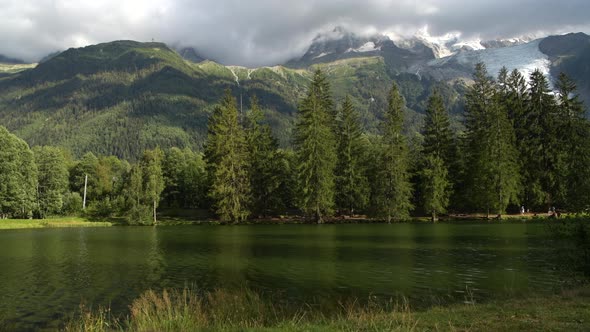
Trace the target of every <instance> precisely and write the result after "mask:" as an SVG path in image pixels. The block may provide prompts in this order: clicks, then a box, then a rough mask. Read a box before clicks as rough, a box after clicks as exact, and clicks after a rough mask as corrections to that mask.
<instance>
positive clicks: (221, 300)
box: [66, 287, 590, 332]
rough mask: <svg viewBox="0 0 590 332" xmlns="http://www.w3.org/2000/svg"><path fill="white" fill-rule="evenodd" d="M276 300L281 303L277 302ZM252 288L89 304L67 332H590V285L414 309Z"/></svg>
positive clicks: (167, 293) (391, 303)
mask: <svg viewBox="0 0 590 332" xmlns="http://www.w3.org/2000/svg"><path fill="white" fill-rule="evenodd" d="M273 303H275V304H273ZM276 303H281V302H280V301H276V300H264V299H263V298H262V297H261V296H260V295H258V294H256V293H254V292H252V291H250V290H247V289H238V290H221V289H218V290H214V291H212V292H206V293H197V292H195V291H193V290H190V289H184V290H182V291H176V290H164V291H162V292H155V291H152V290H150V291H147V292H145V293H144V294H143V295H141V296H140V297H139V298H138V299H136V300H135V301H133V303H132V304H131V305H130V307H129V308H130V314H129V316H128V317H126V318H114V317H113V316H112V315H111V313H110V311H109V310H108V309H104V308H99V310H98V311H95V312H91V311H89V310H86V309H85V307H81V309H82V310H81V313H80V315H79V317H78V318H77V319H75V320H73V321H71V322H69V323H68V324H67V326H66V331H92V332H103V331H105V332H106V331H138V332H148V331H203V330H205V331H220V330H221V331H539V330H551V331H588V330H590V287H585V288H580V289H577V290H569V291H565V292H563V293H562V294H559V295H552V296H546V297H531V298H519V299H511V300H507V301H503V302H490V303H486V304H475V303H473V302H471V303H468V304H461V305H450V306H437V307H433V308H431V309H428V310H425V311H412V310H411V307H410V305H409V303H408V302H407V301H406V300H404V299H403V298H402V299H401V300H400V301H397V302H396V301H389V302H387V303H384V302H379V301H377V300H373V299H372V298H370V299H369V301H368V302H366V303H362V304H361V303H359V301H356V300H354V301H348V302H345V303H339V304H338V305H336V306H334V307H330V306H322V305H309V304H305V305H299V306H290V305H288V304H284V303H283V304H280V305H278V304H276Z"/></svg>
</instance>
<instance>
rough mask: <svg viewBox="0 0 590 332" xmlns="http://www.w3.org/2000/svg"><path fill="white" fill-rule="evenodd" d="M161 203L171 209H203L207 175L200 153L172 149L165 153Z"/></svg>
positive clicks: (186, 149)
mask: <svg viewBox="0 0 590 332" xmlns="http://www.w3.org/2000/svg"><path fill="white" fill-rule="evenodd" d="M162 171H163V173H164V182H165V186H164V187H165V188H164V191H163V193H162V202H163V203H164V204H165V205H166V206H167V207H172V208H187V209H191V208H205V203H206V196H207V193H206V189H207V173H206V170H205V161H204V160H203V157H202V155H201V154H200V153H195V152H193V151H192V150H190V149H188V148H185V149H183V150H181V149H179V148H176V147H173V148H171V149H169V150H167V151H166V154H165V157H164V160H163V163H162Z"/></svg>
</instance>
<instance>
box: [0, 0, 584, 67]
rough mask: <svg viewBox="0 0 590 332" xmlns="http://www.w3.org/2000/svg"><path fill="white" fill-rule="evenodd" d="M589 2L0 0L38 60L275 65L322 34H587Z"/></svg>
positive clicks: (29, 56) (3, 30) (18, 47)
mask: <svg viewBox="0 0 590 332" xmlns="http://www.w3.org/2000/svg"><path fill="white" fill-rule="evenodd" d="M589 12H590V1H587V0H565V1H560V2H557V1H555V0H522V1H518V2H517V1H514V0H495V1H472V0H469V1H467V0H446V1H442V0H422V1H415V0H397V1H387V0H364V1H363V0H322V1H318V0H299V1H293V2H286V1H279V0H249V1H242V0H124V1H120V0H94V1H85V0H0V54H4V55H7V56H13V57H19V58H24V59H25V60H29V61H33V60H37V59H39V58H41V57H43V56H44V55H46V54H48V53H50V52H53V51H56V50H62V49H66V48H69V47H78V46H84V45H85V44H92V43H98V42H107V41H112V40H117V39H133V40H139V41H149V40H151V39H152V38H153V39H155V40H157V41H163V42H166V43H170V44H173V43H181V44H184V45H187V46H194V47H195V48H196V49H197V50H198V51H199V52H200V53H202V54H204V55H205V56H207V57H210V58H213V59H217V60H219V61H222V62H224V63H228V64H241V65H270V64H276V63H281V62H284V61H286V60H288V59H290V58H292V57H295V56H298V55H300V54H301V53H303V52H305V49H306V48H307V46H308V45H309V42H310V41H311V39H313V37H314V36H315V35H316V34H317V33H318V32H320V31H324V30H327V29H332V28H333V27H334V26H337V25H342V26H345V27H347V28H349V29H351V30H353V31H356V32H358V33H374V32H385V31H387V32H389V33H391V34H394V35H397V36H407V35H411V34H413V33H415V32H416V31H417V30H418V29H420V28H421V27H423V26H425V25H428V26H429V29H430V30H429V31H430V33H431V34H432V35H444V34H445V33H447V32H451V31H459V32H461V33H462V36H464V37H469V36H474V35H478V36H481V38H482V39H486V38H497V37H513V36H518V35H522V34H528V33H539V32H540V31H543V32H545V33H552V32H565V31H580V30H581V31H589V28H590V16H589V15H587V13H589Z"/></svg>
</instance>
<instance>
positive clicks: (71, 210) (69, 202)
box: [62, 192, 82, 216]
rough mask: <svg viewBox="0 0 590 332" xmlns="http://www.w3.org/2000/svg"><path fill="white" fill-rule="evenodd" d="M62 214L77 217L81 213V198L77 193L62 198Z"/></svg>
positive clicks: (69, 193) (67, 194) (70, 193)
mask: <svg viewBox="0 0 590 332" xmlns="http://www.w3.org/2000/svg"><path fill="white" fill-rule="evenodd" d="M63 202H64V203H63V207H62V213H63V214H65V215H70V216H71V215H78V214H80V213H81V212H82V197H81V196H80V194H79V193H77V192H68V193H66V194H65V195H64V197H63Z"/></svg>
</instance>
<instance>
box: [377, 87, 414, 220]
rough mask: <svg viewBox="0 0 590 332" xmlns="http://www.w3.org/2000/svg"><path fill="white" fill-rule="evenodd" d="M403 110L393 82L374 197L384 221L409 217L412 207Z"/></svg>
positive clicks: (384, 124) (403, 103)
mask: <svg viewBox="0 0 590 332" xmlns="http://www.w3.org/2000/svg"><path fill="white" fill-rule="evenodd" d="M405 107H406V104H405V101H404V98H403V97H402V95H401V94H400V92H399V88H398V86H397V85H396V84H395V83H394V84H393V85H392V87H391V90H390V91H389V97H388V107H387V110H386V111H385V114H384V121H383V124H382V126H383V127H382V130H383V138H382V141H381V149H380V150H381V151H380V161H379V171H378V176H377V183H375V192H374V195H373V199H374V203H375V204H376V208H377V213H378V214H379V215H382V216H384V217H385V218H386V220H387V222H391V221H392V220H401V219H406V218H408V217H409V216H410V210H411V209H412V208H413V205H412V203H411V198H412V185H411V183H410V172H409V161H408V144H407V142H406V138H405V137H404V136H403V134H402V127H403V123H404V113H405Z"/></svg>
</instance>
